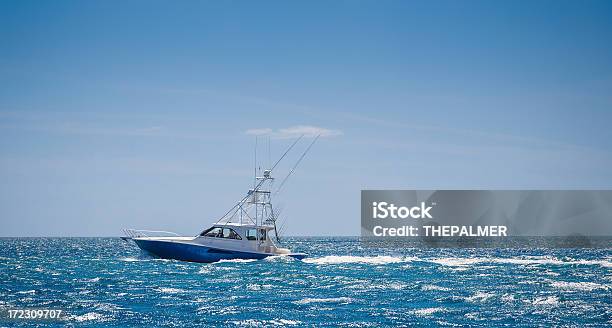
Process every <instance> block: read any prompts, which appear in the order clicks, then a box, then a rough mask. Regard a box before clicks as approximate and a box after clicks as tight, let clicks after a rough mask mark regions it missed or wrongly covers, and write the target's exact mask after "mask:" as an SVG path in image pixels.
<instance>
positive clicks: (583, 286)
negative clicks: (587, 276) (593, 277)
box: [551, 281, 609, 291]
mask: <svg viewBox="0 0 612 328" xmlns="http://www.w3.org/2000/svg"><path fill="white" fill-rule="evenodd" d="M551 285H552V286H553V287H555V288H559V289H564V290H585V291H591V290H595V289H609V288H608V286H604V285H600V284H597V283H594V282H567V281H555V282H553V283H551Z"/></svg>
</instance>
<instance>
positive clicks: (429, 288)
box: [421, 285, 451, 292]
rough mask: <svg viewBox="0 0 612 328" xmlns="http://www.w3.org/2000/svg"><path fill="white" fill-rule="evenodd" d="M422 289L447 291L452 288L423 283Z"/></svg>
mask: <svg viewBox="0 0 612 328" xmlns="http://www.w3.org/2000/svg"><path fill="white" fill-rule="evenodd" d="M421 290H423V291H429V290H437V291H442V292H447V291H449V290H451V289H450V288H447V287H442V286H437V285H423V286H422V287H421Z"/></svg>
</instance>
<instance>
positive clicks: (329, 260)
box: [302, 255, 405, 265]
mask: <svg viewBox="0 0 612 328" xmlns="http://www.w3.org/2000/svg"><path fill="white" fill-rule="evenodd" d="M302 261H303V262H305V263H311V264H345V263H361V264H374V265H380V264H389V263H400V262H405V259H403V258H399V257H393V256H382V255H379V256H350V255H344V256H336V255H330V256H324V257H320V258H306V259H303V260H302Z"/></svg>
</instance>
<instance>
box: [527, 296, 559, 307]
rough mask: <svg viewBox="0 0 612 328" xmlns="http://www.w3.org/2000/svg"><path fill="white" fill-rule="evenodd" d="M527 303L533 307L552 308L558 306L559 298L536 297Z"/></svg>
mask: <svg viewBox="0 0 612 328" xmlns="http://www.w3.org/2000/svg"><path fill="white" fill-rule="evenodd" d="M527 302H528V303H531V304H533V305H542V306H554V305H558V304H559V298H558V297H557V296H548V297H537V298H536V299H534V300H533V301H527Z"/></svg>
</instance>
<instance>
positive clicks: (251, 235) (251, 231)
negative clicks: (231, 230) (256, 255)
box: [246, 229, 257, 240]
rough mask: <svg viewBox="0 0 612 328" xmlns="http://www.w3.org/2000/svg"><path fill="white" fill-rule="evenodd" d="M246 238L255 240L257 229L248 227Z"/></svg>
mask: <svg viewBox="0 0 612 328" xmlns="http://www.w3.org/2000/svg"><path fill="white" fill-rule="evenodd" d="M246 239H247V240H257V229H249V230H247V231H246Z"/></svg>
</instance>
